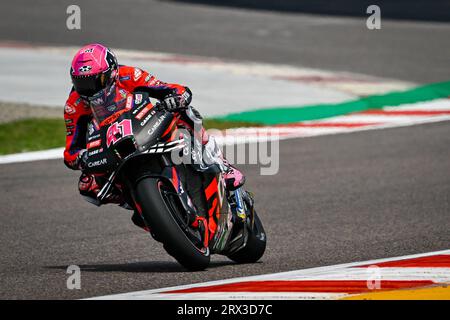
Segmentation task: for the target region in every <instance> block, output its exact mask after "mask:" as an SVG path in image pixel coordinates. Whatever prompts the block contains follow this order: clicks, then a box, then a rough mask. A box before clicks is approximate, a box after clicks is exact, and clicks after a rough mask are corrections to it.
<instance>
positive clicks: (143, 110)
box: [136, 104, 154, 120]
mask: <svg viewBox="0 0 450 320" xmlns="http://www.w3.org/2000/svg"><path fill="white" fill-rule="evenodd" d="M152 108H153V106H152V105H151V104H148V105H147V106H146V107H145V108H144V109H142V111H141V112H139V113H138V115H137V116H136V119H138V120H141V119H142V118H143V117H144V116H145V115H146V114H147V113H148V112H149V111H150V109H152ZM153 114H154V113H153Z"/></svg>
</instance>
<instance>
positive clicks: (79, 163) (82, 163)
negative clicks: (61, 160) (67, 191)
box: [75, 149, 88, 171]
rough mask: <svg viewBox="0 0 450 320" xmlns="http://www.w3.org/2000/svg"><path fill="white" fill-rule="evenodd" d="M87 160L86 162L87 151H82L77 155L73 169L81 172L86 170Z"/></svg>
mask: <svg viewBox="0 0 450 320" xmlns="http://www.w3.org/2000/svg"><path fill="white" fill-rule="evenodd" d="M87 160H88V153H87V150H86V149H83V150H81V151H80V152H79V153H78V156H77V159H76V160H75V167H78V169H80V170H81V171H83V170H84V169H85V168H86V163H87Z"/></svg>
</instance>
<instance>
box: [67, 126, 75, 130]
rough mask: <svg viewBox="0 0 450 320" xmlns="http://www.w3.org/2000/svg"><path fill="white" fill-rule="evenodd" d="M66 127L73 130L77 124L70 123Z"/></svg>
mask: <svg viewBox="0 0 450 320" xmlns="http://www.w3.org/2000/svg"><path fill="white" fill-rule="evenodd" d="M66 129H68V130H73V129H75V126H74V125H68V126H66Z"/></svg>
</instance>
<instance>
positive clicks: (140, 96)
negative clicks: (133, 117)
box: [134, 93, 142, 104]
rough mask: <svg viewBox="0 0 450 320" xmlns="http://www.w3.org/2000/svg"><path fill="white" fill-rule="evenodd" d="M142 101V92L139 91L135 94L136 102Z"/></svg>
mask: <svg viewBox="0 0 450 320" xmlns="http://www.w3.org/2000/svg"><path fill="white" fill-rule="evenodd" d="M141 102H142V94H140V93H138V94H136V95H135V96H134V103H136V104H140V103H141Z"/></svg>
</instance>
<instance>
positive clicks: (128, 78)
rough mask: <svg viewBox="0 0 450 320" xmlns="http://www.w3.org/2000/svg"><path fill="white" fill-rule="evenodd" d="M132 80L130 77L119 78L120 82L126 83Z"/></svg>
mask: <svg viewBox="0 0 450 320" xmlns="http://www.w3.org/2000/svg"><path fill="white" fill-rule="evenodd" d="M130 79H131V77H130V76H123V77H120V78H119V80H120V81H125V80H130Z"/></svg>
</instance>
